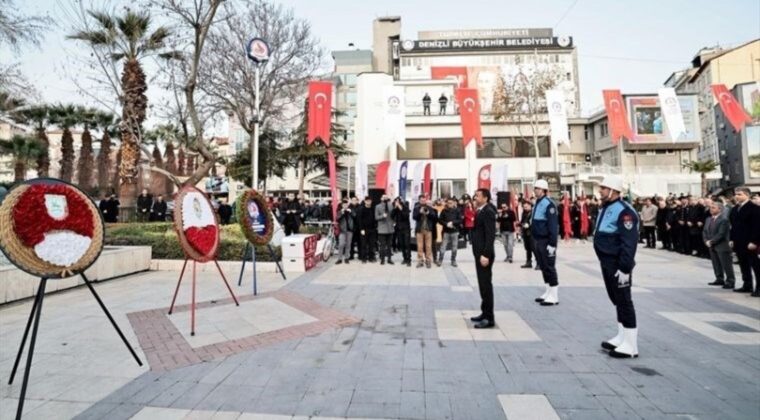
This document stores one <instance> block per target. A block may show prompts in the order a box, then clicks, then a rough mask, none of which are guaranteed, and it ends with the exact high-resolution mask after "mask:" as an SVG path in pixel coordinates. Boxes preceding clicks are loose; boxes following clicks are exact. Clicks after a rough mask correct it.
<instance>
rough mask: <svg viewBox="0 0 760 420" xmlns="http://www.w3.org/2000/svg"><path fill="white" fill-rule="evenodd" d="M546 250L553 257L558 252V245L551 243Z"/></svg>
mask: <svg viewBox="0 0 760 420" xmlns="http://www.w3.org/2000/svg"><path fill="white" fill-rule="evenodd" d="M546 252H548V253H549V256H550V257H553V256H554V253H555V252H557V247H554V246H551V245H546Z"/></svg>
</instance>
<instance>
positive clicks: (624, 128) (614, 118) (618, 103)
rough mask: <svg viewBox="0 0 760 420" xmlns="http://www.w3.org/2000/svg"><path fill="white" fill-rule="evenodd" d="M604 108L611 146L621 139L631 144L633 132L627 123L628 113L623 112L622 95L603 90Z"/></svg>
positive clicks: (617, 91)
mask: <svg viewBox="0 0 760 420" xmlns="http://www.w3.org/2000/svg"><path fill="white" fill-rule="evenodd" d="M602 94H603V95H604V108H605V109H606V110H607V121H608V122H609V126H610V137H611V138H612V144H618V142H620V138H621V137H625V138H627V139H628V141H630V142H633V141H634V138H633V130H631V124H630V123H629V122H628V113H627V112H626V111H625V103H624V102H623V95H621V94H620V91H619V90H603V91H602Z"/></svg>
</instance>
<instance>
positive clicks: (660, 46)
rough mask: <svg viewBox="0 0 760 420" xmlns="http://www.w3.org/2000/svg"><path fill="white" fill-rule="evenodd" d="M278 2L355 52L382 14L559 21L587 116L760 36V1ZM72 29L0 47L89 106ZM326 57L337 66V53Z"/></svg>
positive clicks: (60, 96) (489, 21) (411, 20)
mask: <svg viewBox="0 0 760 420" xmlns="http://www.w3.org/2000/svg"><path fill="white" fill-rule="evenodd" d="M69 1H70V0H26V1H21V0H17V2H16V3H17V4H18V5H20V6H21V8H22V10H24V11H28V12H34V13H42V14H50V15H51V16H53V17H59V16H63V13H62V11H61V7H60V4H61V3H62V2H69ZM232 1H241V0H232ZM278 2H279V3H282V4H283V5H285V6H288V7H291V8H292V9H293V11H294V13H295V15H296V16H297V17H299V18H303V19H306V20H308V21H310V22H311V25H312V29H313V32H314V34H315V36H316V37H317V38H318V39H320V40H321V42H322V45H323V47H324V48H325V49H326V50H328V51H330V50H341V49H348V48H349V47H348V44H349V43H354V44H355V46H356V48H362V49H369V48H371V42H372V21H373V20H374V19H375V18H376V17H380V16H401V31H402V33H401V38H402V39H416V38H417V32H418V31H421V30H441V29H491V28H531V27H540V28H543V27H551V28H553V29H554V33H555V36H557V35H569V36H572V37H573V42H574V44H575V46H576V48H577V52H578V62H579V63H578V65H579V79H580V90H581V107H582V112H583V113H584V115H585V114H588V113H589V112H591V111H592V110H594V109H597V108H598V107H599V106H601V105H602V93H601V91H602V89H608V88H617V89H620V90H622V91H623V93H648V92H651V93H654V92H656V90H657V89H658V88H659V87H661V86H662V84H663V82H664V81H665V80H666V79H667V78H668V76H670V74H671V73H672V72H673V71H676V70H680V69H683V68H686V67H689V66H690V62H691V59H692V58H693V57H694V55H695V54H696V52H697V51H698V50H699V49H700V48H702V47H707V46H714V45H717V44H719V45H722V46H736V45H739V44H742V43H744V42H747V41H750V40H752V39H757V38H760V1H758V0H723V1H716V0H637V1H629V0H625V1H623V0H543V1H525V0H524V1H513V0H502V1H495V0H493V1H487V0H467V1H462V0H459V1H452V0H436V1H428V0H425V1H419V0H416V1H410V0H404V1H402V0H383V1H372V2H370V1H359V0H318V1H315V0H279V1H278ZM95 3H96V4H98V2H95ZM110 4H113V2H110ZM66 26H67V24H66V22H65V21H63V22H61V24H60V25H59V27H57V28H54V29H53V30H51V31H50V32H48V33H47V34H46V37H45V41H44V42H43V44H42V48H40V49H33V48H26V49H25V50H24V51H23V52H22V53H21V54H18V55H15V56H14V55H12V54H10V53H9V52H8V51H6V50H0V61H2V62H5V61H6V60H11V61H19V62H21V65H22V70H23V71H24V73H25V74H26V75H27V76H28V77H29V79H30V80H32V81H33V82H34V84H35V85H36V86H37V88H38V89H39V90H40V91H41V94H42V96H43V99H44V100H45V101H47V102H59V101H61V102H75V103H76V102H78V103H88V101H87V100H86V98H85V97H82V96H81V95H79V94H78V93H77V91H76V88H74V87H73V84H72V83H71V79H70V78H71V77H72V76H71V75H72V74H76V73H77V72H76V68H72V66H71V65H70V64H67V60H66V54H67V53H68V52H71V51H72V49H76V48H77V45H76V44H75V43H74V42H73V41H68V40H66V39H64V36H65V34H66V33H67V32H68V31H70V28H67V27H66ZM252 35H253V34H252ZM326 62H327V64H328V67H332V61H331V59H330V58H329V57H328V59H327V60H326ZM150 96H151V95H150V92H149V98H150ZM90 104H91V103H90Z"/></svg>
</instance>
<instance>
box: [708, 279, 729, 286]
mask: <svg viewBox="0 0 760 420" xmlns="http://www.w3.org/2000/svg"><path fill="white" fill-rule="evenodd" d="M724 284H725V283H724V282H723V280H715V281H714V282H712V283H707V285H708V286H723V285H724Z"/></svg>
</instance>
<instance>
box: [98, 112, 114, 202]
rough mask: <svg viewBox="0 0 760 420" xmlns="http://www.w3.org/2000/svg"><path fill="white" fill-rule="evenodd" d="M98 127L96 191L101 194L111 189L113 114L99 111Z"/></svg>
mask: <svg viewBox="0 0 760 420" xmlns="http://www.w3.org/2000/svg"><path fill="white" fill-rule="evenodd" d="M97 122H98V127H100V128H101V129H102V130H103V137H102V138H101V139H100V152H99V153H98V192H99V193H100V194H101V195H103V194H106V193H107V192H108V191H109V190H110V189H111V183H110V180H111V133H110V129H111V128H113V123H114V118H113V114H109V113H107V112H101V113H98V114H97Z"/></svg>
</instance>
